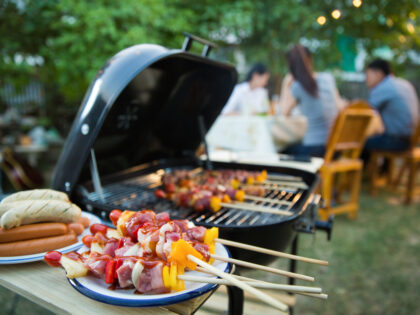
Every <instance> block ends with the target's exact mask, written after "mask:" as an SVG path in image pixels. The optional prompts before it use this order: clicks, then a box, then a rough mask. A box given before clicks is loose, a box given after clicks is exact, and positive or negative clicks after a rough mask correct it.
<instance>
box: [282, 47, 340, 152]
mask: <svg viewBox="0 0 420 315" xmlns="http://www.w3.org/2000/svg"><path fill="white" fill-rule="evenodd" d="M286 59H287V63H288V66H289V71H290V73H289V74H287V75H286V76H285V78H284V80H283V83H282V90H281V95H280V104H279V106H280V109H281V112H282V113H283V114H284V115H285V116H289V115H290V114H291V112H292V110H293V109H294V108H295V107H296V106H297V107H298V109H299V111H300V113H301V114H302V115H303V116H305V117H306V119H307V125H308V127H307V130H306V133H305V135H304V137H303V140H302V142H301V143H297V144H293V145H291V146H289V147H288V148H286V150H285V151H284V153H286V154H292V155H309V156H318V157H323V156H324V154H325V145H326V142H327V139H328V134H329V131H330V129H331V127H332V125H333V123H334V120H335V118H336V116H337V114H338V112H339V109H340V108H341V107H342V106H343V105H342V101H341V98H340V96H339V93H338V90H337V87H336V84H335V80H334V77H333V76H332V75H331V74H329V73H326V72H319V73H314V71H313V67H312V65H313V59H312V54H311V53H310V51H309V49H308V48H306V47H304V46H302V45H295V46H294V47H293V48H292V49H290V50H289V51H288V52H287V54H286Z"/></svg>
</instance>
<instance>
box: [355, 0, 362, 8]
mask: <svg viewBox="0 0 420 315" xmlns="http://www.w3.org/2000/svg"><path fill="white" fill-rule="evenodd" d="M353 5H354V6H355V7H356V8H358V7H360V6H361V5H362V0H353Z"/></svg>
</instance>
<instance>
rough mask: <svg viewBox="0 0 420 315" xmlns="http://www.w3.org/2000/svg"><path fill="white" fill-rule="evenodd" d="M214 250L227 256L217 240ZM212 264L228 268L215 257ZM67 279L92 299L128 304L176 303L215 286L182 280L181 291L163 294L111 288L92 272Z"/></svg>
mask: <svg viewBox="0 0 420 315" xmlns="http://www.w3.org/2000/svg"><path fill="white" fill-rule="evenodd" d="M215 254H216V255H219V256H223V257H231V256H230V253H229V251H228V250H227V248H226V247H225V246H223V245H221V244H218V243H216V247H215ZM212 265H213V266H214V267H216V268H217V269H219V270H222V271H224V272H230V271H231V268H232V266H231V264H229V263H226V262H222V261H215V262H213V264H212ZM185 275H191V276H201V277H208V278H217V277H216V276H212V275H209V274H205V273H201V272H197V271H186V272H185ZM68 281H69V282H70V284H71V285H72V286H73V288H75V289H76V290H77V291H79V292H80V293H82V294H83V295H85V296H87V297H89V298H91V299H93V300H96V301H99V302H102V303H106V304H111V305H116V306H128V307H155V306H166V305H171V304H177V303H181V302H184V301H187V300H191V299H194V298H196V297H199V296H201V295H203V294H206V293H207V292H209V291H212V290H215V289H216V288H217V287H218V285H217V284H210V283H198V282H188V281H185V290H183V291H179V292H173V293H165V294H135V293H134V292H135V289H131V290H126V289H115V290H114V289H112V290H111V289H109V285H108V284H106V283H105V282H104V281H103V280H102V279H99V278H96V277H94V276H87V277H83V278H75V279H68Z"/></svg>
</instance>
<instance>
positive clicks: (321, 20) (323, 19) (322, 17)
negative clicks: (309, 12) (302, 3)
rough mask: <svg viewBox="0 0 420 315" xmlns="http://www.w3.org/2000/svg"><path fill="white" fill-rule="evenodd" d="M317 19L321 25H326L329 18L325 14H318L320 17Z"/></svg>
mask: <svg viewBox="0 0 420 315" xmlns="http://www.w3.org/2000/svg"><path fill="white" fill-rule="evenodd" d="M316 21H317V22H318V24H319V25H324V24H325V22H327V19H326V18H325V16H323V15H320V16H318V18H317V19H316Z"/></svg>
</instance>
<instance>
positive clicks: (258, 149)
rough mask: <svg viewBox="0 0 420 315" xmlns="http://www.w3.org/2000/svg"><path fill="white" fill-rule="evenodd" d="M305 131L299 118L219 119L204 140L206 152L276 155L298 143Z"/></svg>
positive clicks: (302, 119)
mask: <svg viewBox="0 0 420 315" xmlns="http://www.w3.org/2000/svg"><path fill="white" fill-rule="evenodd" d="M305 131H306V119H305V118H304V117H302V116H295V117H284V116H249V115H241V116H219V118H218V119H217V120H216V121H215V123H214V124H213V126H212V128H211V129H210V130H209V132H208V134H207V137H206V140H207V144H208V145H209V150H210V152H211V151H214V150H216V149H226V150H231V151H238V152H239V151H241V152H254V153H259V154H262V153H271V154H273V153H276V152H278V151H281V150H283V149H284V148H285V147H287V146H288V145H290V144H292V143H295V142H298V141H299V140H300V139H302V138H303V136H304V134H305Z"/></svg>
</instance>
